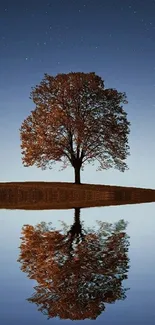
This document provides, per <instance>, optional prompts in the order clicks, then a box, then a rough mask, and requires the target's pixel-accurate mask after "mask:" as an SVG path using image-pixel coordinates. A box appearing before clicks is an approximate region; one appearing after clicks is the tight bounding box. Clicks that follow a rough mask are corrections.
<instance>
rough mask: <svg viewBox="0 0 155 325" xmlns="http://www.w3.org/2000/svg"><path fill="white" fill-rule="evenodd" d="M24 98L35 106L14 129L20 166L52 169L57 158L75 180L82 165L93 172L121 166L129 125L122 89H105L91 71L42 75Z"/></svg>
mask: <svg viewBox="0 0 155 325" xmlns="http://www.w3.org/2000/svg"><path fill="white" fill-rule="evenodd" d="M30 98H31V99H32V100H33V102H34V104H35V109H34V110H33V111H31V114H30V115H29V116H28V117H27V118H26V119H25V120H24V121H23V123H22V125H21V128H20V138H21V148H22V161H23V164H24V166H32V165H36V166H37V167H41V168H42V169H46V168H47V167H49V168H52V164H53V163H55V162H62V164H63V165H62V166H63V168H65V167H67V166H68V164H70V165H71V166H72V167H73V168H74V170H75V183H80V169H83V168H84V164H85V163H86V162H88V163H90V162H91V163H94V162H95V161H97V162H98V163H99V170H102V169H107V168H111V167H115V168H117V169H118V170H120V171H124V170H125V169H126V168H127V165H126V163H125V159H126V158H127V155H128V154H129V146H128V134H129V125H130V123H129V122H128V121H127V114H126V112H125V111H124V109H123V107H122V104H125V103H127V100H126V95H125V93H121V92H118V91H117V90H116V89H105V88H104V82H103V80H102V79H101V78H100V77H99V76H97V75H96V74H95V73H73V72H71V73H68V74H58V75H56V76H50V75H48V74H45V76H44V78H43V80H42V81H41V82H40V84H39V85H37V86H36V87H34V88H33V89H32V92H31V96H30Z"/></svg>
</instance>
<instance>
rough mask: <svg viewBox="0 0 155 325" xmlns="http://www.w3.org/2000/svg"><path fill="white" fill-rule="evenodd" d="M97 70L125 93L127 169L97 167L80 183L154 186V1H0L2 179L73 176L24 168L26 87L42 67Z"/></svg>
mask: <svg viewBox="0 0 155 325" xmlns="http://www.w3.org/2000/svg"><path fill="white" fill-rule="evenodd" d="M70 71H81V72H90V71H94V72H96V73H97V74H98V75H100V76H101V77H102V78H103V79H104V80H105V87H107V88H108V87H112V88H116V89H118V90H119V91H122V92H123V91H125V92H126V94H127V97H128V101H129V104H128V105H126V106H125V110H126V111H127V112H128V119H129V120H130V122H131V135H130V138H129V140H130V141H129V144H130V147H131V150H130V151H131V156H130V157H129V158H128V161H127V162H128V166H129V168H130V169H129V171H126V172H125V173H120V172H117V171H116V170H109V171H103V172H96V168H95V166H94V167H90V165H86V167H85V169H84V172H82V182H86V183H101V184H117V185H126V186H132V185H133V186H141V187H143V186H144V187H153V188H154V187H155V186H154V178H153V175H154V162H155V145H154V143H155V129H154V121H155V1H152V0H147V1H146V0H134V1H133V0H130V1H128V0H125V1H122V0H117V1H116V0H108V1H103V0H77V1H76V0H64V1H63V0H55V1H46V0H44V1H35V0H31V1H26V2H22V1H17V0H15V1H11V0H8V1H4V0H1V2H0V146H1V160H0V170H1V176H0V181H22V180H48V181H69V182H72V181H74V175H73V170H72V168H71V167H70V168H67V169H66V170H64V171H62V172H59V171H58V170H59V168H60V165H59V164H58V167H57V166H56V167H54V169H53V170H47V171H42V170H40V169H37V168H36V167H29V168H25V167H23V166H22V161H21V150H20V138H19V128H20V126H21V123H22V121H23V120H24V119H25V118H26V117H27V116H28V115H29V114H30V111H31V110H32V109H34V104H33V102H32V101H30V99H29V94H30V91H31V87H32V86H35V85H36V84H38V83H39V82H40V81H41V79H42V77H43V75H44V73H45V72H46V73H48V74H54V75H55V74H57V73H61V72H65V73H67V72H70Z"/></svg>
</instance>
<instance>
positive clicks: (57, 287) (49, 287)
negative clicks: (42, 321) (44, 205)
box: [18, 211, 129, 320]
mask: <svg viewBox="0 0 155 325" xmlns="http://www.w3.org/2000/svg"><path fill="white" fill-rule="evenodd" d="M78 213H79V211H77V212H76V213H75V216H77V214H78ZM98 226H99V227H98V230H95V229H90V228H88V229H87V230H85V236H84V241H83V240H79V241H78V243H77V242H76V241H75V247H74V245H73V246H72V247H71V246H69V247H70V249H71V250H72V251H74V254H72V255H70V254H69V250H68V247H67V245H66V242H65V241H64V240H65V239H66V238H67V236H68V235H69V234H70V233H69V232H68V230H67V228H66V225H65V223H63V232H64V234H62V233H61V232H60V231H56V230H55V228H53V227H52V226H51V223H50V224H46V223H41V224H38V225H37V226H36V227H33V226H30V225H25V226H24V227H23V229H22V234H23V236H22V237H21V239H22V243H21V245H20V255H19V259H18V261H19V262H20V263H21V270H22V271H23V272H26V273H27V274H28V277H29V278H30V279H35V280H36V281H37V286H35V287H34V290H35V292H34V294H33V296H32V297H31V298H28V299H27V300H28V301H29V302H31V303H36V304H37V306H38V310H40V311H41V312H42V313H44V314H45V315H47V316H48V318H52V317H57V316H58V317H59V318H61V319H68V318H70V319H72V320H75V319H76V320H81V319H85V318H90V319H96V317H97V316H98V315H100V314H101V312H102V311H104V309H105V303H114V302H115V301H116V300H123V299H125V298H126V290H127V289H126V288H124V287H123V285H122V281H123V280H124V279H127V271H128V269H129V258H128V256H127V252H128V246H129V241H128V236H127V234H126V232H125V228H126V226H127V223H125V222H124V220H120V221H119V222H117V223H115V224H114V225H112V224H109V223H104V222H98ZM71 229H73V228H71ZM71 229H70V231H72V230H71ZM78 233H79V231H78ZM80 233H82V227H81V229H80ZM74 239H75V237H74ZM61 241H62V242H63V245H60V242H61ZM73 242H74V240H72V244H73Z"/></svg>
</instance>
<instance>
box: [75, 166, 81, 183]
mask: <svg viewBox="0 0 155 325" xmlns="http://www.w3.org/2000/svg"><path fill="white" fill-rule="evenodd" d="M74 171H75V184H81V182H80V167H79V166H76V167H74Z"/></svg>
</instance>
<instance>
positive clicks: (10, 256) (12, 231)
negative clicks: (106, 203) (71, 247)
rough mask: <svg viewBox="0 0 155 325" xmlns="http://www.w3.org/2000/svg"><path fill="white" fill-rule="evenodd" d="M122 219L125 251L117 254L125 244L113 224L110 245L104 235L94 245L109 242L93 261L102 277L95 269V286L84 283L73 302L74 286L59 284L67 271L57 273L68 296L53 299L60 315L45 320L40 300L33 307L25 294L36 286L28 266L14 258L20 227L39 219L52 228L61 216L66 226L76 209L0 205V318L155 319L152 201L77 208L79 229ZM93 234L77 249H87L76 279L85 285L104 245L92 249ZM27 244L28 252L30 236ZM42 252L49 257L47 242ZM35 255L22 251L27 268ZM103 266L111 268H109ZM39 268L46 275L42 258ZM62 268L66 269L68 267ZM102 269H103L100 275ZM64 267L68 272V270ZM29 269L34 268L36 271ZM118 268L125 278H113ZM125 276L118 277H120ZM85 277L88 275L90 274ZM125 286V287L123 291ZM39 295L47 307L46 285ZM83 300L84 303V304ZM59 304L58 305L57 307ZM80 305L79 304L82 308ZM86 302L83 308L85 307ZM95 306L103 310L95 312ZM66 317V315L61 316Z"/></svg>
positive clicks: (152, 321) (5, 321)
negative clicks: (39, 309) (55, 300)
mask: <svg viewBox="0 0 155 325" xmlns="http://www.w3.org/2000/svg"><path fill="white" fill-rule="evenodd" d="M120 219H123V220H124V221H125V222H126V221H127V222H128V225H127V227H126V229H125V231H120V233H122V232H123V233H125V235H126V236H127V235H128V236H129V239H127V240H128V241H129V246H128V251H126V252H125V250H124V251H123V253H121V254H124V255H120V253H119V252H120V251H121V252H122V250H123V249H125V247H126V246H121V245H124V244H122V238H121V241H120V238H119V239H117V236H115V235H117V234H118V232H117V234H115V232H114V229H113V234H112V237H111V238H112V239H111V242H110V243H112V245H111V244H109V242H108V244H107V241H106V240H105V241H104V243H103V245H99V244H96V245H98V247H99V246H100V249H101V246H106V249H107V247H109V248H108V250H106V249H105V251H106V253H105V251H104V258H103V259H102V263H101V262H97V261H96V265H98V266H97V268H98V272H99V269H100V270H101V269H102V272H100V273H102V277H104V280H103V278H102V279H101V275H98V280H95V279H96V278H95V277H94V282H95V281H96V285H97V283H98V287H95V289H92V287H91V290H90V286H89V284H88V283H87V290H86V289H83V291H82V292H83V296H84V295H85V300H82V299H81V298H78V299H79V303H78V299H77V301H76V302H75V300H76V298H77V297H76V292H75V291H76V288H77V287H76V286H72V285H70V287H71V293H70V294H68V293H67V292H68V291H67V290H68V289H67V282H66V292H65V291H64V289H63V285H64V283H65V282H64V281H65V273H61V274H60V273H59V276H60V277H61V278H62V291H59V292H61V293H62V294H65V295H66V296H65V299H66V300H67V299H68V301H66V300H65V301H63V297H62V296H61V299H59V301H60V304H56V305H54V306H55V307H54V308H55V314H57V315H61V319H60V317H52V318H50V319H49V320H47V318H48V317H47V315H44V314H43V313H42V312H41V311H38V308H39V306H40V305H38V307H37V305H36V303H30V302H29V301H28V300H27V299H28V298H30V297H32V296H33V294H34V292H35V289H34V287H36V285H38V283H37V281H36V279H34V278H33V279H30V277H29V276H28V275H29V274H28V272H23V271H22V270H21V266H22V263H20V262H19V261H17V260H18V259H19V256H20V253H21V249H20V248H19V246H20V245H21V242H22V240H21V239H20V237H21V231H22V229H23V226H24V225H29V226H34V227H35V226H36V225H37V224H39V223H41V222H43V221H44V222H47V223H48V222H52V226H53V227H55V229H56V230H61V229H62V225H61V222H60V221H64V222H65V223H66V224H67V225H68V226H69V229H70V227H71V226H72V225H73V223H74V209H72V210H50V211H24V210H0V324H3V325H11V324H16V325H18V324H23V325H26V324H28V323H30V324H40V325H44V324H47V321H48V322H52V324H53V323H58V322H61V323H67V324H68V323H71V322H72V319H76V318H78V317H79V318H80V317H81V318H84V320H74V323H85V324H88V323H89V322H90V321H91V322H93V323H95V324H103V322H104V324H106V325H108V324H119V325H120V324H122V325H124V324H141V325H142V324H146V325H147V324H150V325H151V324H152V325H153V324H155V298H154V297H155V235H154V233H155V203H147V204H137V205H124V206H123V205H122V206H112V207H100V208H98V207H97V208H89V209H81V210H80V220H81V222H83V229H88V227H89V228H93V229H94V231H97V230H95V229H97V223H96V220H98V221H101V222H102V223H103V222H105V223H106V222H108V223H111V224H112V225H114V224H116V223H118V221H119V220H120ZM33 229H35V228H33ZM90 232H91V231H90V230H89V233H90ZM57 234H58V233H57ZM95 240H96V237H93V239H92V237H90V236H89V245H87V246H89V250H87V251H86V250H85V251H81V255H80V253H79V256H80V259H81V258H82V252H85V254H83V256H84V257H83V259H82V262H81V263H83V264H81V265H83V266H81V267H84V263H86V268H85V272H84V273H83V275H82V273H80V278H79V279H78V281H82V280H81V279H82V277H83V278H84V280H83V286H84V283H85V282H86V278H85V277H86V274H87V270H88V269H90V268H91V269H92V273H91V274H95V271H94V273H93V270H96V265H93V263H94V261H95V257H93V256H99V258H100V259H101V251H102V249H101V250H100V253H98V255H97V253H96V251H95V249H96V247H97V246H93V245H95V244H94V243H95ZM123 240H124V239H123ZM25 243H26V245H27V244H28V242H26V241H25ZM83 243H84V242H82V244H81V245H83ZM96 243H97V241H96ZM98 243H99V242H98ZM100 244H101V243H100ZM39 245H41V244H39V241H38V247H39ZM52 245H53V244H52ZM108 245H109V246H108ZM110 245H111V246H110ZM119 245H120V246H119ZM27 247H28V249H29V251H30V252H31V254H32V252H33V248H34V242H33V243H32V241H31V244H30V245H29V246H27ZM36 247H37V246H36ZM40 247H41V246H40ZM52 247H53V246H51V250H52ZM92 247H94V248H93V249H94V255H91V252H92ZM87 248H88V247H87ZM86 252H87V254H86ZM89 252H90V253H89ZM45 254H47V256H46V258H47V260H48V261H49V258H50V255H49V254H50V253H49V252H48V248H47V246H46V247H44V253H43V254H42V261H44V260H45ZM95 254H96V255H95ZM114 256H116V258H117V262H118V265H116V258H114ZM122 256H123V258H122ZM124 256H125V257H128V259H125V258H124ZM29 257H30V256H29ZM78 258H79V257H78ZM78 258H77V256H75V254H73V256H72V258H71V262H69V263H72V266H71V269H72V273H74V274H75V278H76V279H77V276H78V270H80V268H79V267H80V266H79V265H80V264H79V260H78ZM99 258H98V259H99ZM34 259H35V258H34ZM34 259H33V261H32V259H31V261H30V258H27V260H26V257H25V263H27V264H25V265H27V271H28V268H29V271H30V269H31V270H32V268H33V271H34V267H36V265H37V264H36V260H35V261H34ZM89 259H90V261H89ZM84 261H85V262H84ZM124 261H125V262H124ZM39 263H40V262H39ZM97 263H98V264H97ZM124 263H125V264H124ZM100 264H102V268H101V267H100ZM40 265H41V264H40ZM70 265H71V264H70ZM105 265H106V267H105ZM103 266H104V268H103ZM125 266H126V270H125ZM73 268H74V271H73ZM106 268H109V271H108V270H107V269H106ZM53 269H54V267H53V268H51V272H53ZM62 269H63V267H62ZM42 270H43V271H42V272H44V275H45V273H46V270H45V263H43V265H42ZM66 270H69V269H68V268H67V269H66ZM103 270H104V272H105V273H104V275H103ZM118 270H119V271H118ZM117 271H118V272H117ZM65 272H70V270H69V271H65ZM108 272H109V273H108ZM123 272H124V273H123ZM32 273H33V274H34V272H32ZM35 273H36V272H35ZM47 273H48V271H47ZM88 273H89V272H88ZM118 273H120V274H121V276H122V274H124V275H125V274H127V276H126V278H125V277H124V280H122V281H119V280H117V279H118V278H119V276H120V274H119V275H118ZM38 274H39V273H38ZM49 274H50V273H49ZM66 274H67V273H66ZM68 274H69V273H68ZM124 275H123V276H124ZM59 276H58V273H57V272H56V276H55V280H54V281H55V283H56V284H57V285H58V282H59ZM91 276H92V275H91ZM93 276H94V275H93ZM123 276H122V278H121V279H123ZM41 277H42V275H41ZM88 278H89V279H90V277H89V274H88ZM38 279H39V278H38ZM68 279H69V278H68ZM44 280H45V276H44ZM63 280H64V281H63ZM68 283H69V280H68ZM116 283H117V284H116ZM59 285H60V283H59ZM42 287H43V282H42V284H40V287H39V288H40V289H39V290H42V289H41V288H42ZM100 288H101V290H100ZM127 288H128V290H126V291H123V290H124V289H127ZM43 290H44V289H43ZM88 291H89V297H90V299H92V301H88V300H89V299H88V298H87V304H86V295H87V292H88ZM90 291H91V293H90ZM100 291H101V292H100ZM103 291H104V299H103ZM114 291H115V292H114ZM123 292H124V293H123ZM45 294H46V297H47V296H48V299H47V300H46V299H43V295H44V298H45ZM67 294H68V295H67ZM121 295H122V297H123V295H125V296H124V298H122V300H120V299H119V297H120V296H121ZM66 297H67V298H66ZM38 299H42V302H43V301H44V302H45V301H46V307H47V309H49V301H50V299H51V296H50V299H49V295H48V294H47V290H46V291H43V292H41V294H40V296H39V298H38ZM53 299H54V298H53ZM80 299H81V300H80ZM73 300H74V302H73ZM38 301H39V300H38ZM67 304H68V310H70V312H68V310H66V312H65V310H64V312H63V313H62V310H63V308H67ZM71 305H72V306H73V309H74V310H73V309H71V307H70V306H71ZM56 306H57V307H56ZM83 306H87V308H86V307H83ZM103 306H104V307H103ZM59 308H60V309H61V310H59V312H58V309H59ZM78 308H79V309H81V313H80V310H78ZM84 308H85V309H87V310H84ZM99 310H100V311H101V310H103V311H101V312H99ZM52 312H53V314H54V311H52ZM93 313H94V318H95V319H93V320H90V318H93V317H92V314H93ZM68 315H70V318H72V319H69V316H68ZM80 315H82V316H80ZM97 315H98V316H97ZM66 317H67V320H64V319H62V318H66Z"/></svg>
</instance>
